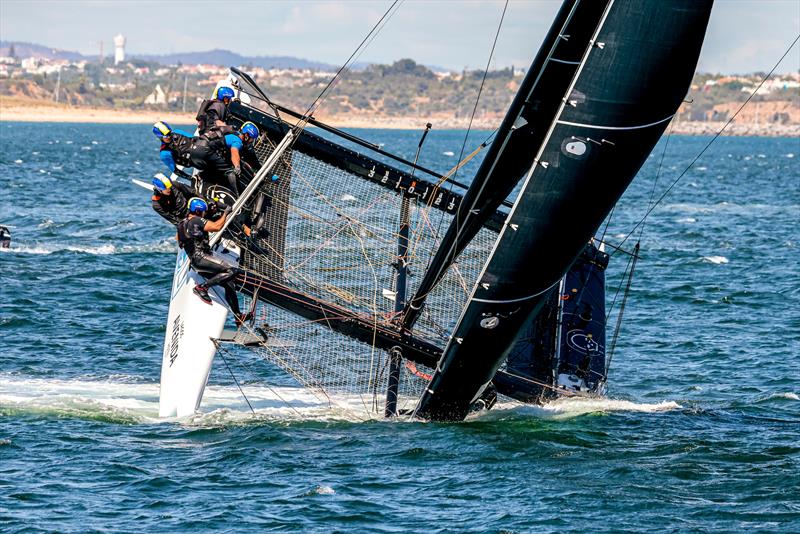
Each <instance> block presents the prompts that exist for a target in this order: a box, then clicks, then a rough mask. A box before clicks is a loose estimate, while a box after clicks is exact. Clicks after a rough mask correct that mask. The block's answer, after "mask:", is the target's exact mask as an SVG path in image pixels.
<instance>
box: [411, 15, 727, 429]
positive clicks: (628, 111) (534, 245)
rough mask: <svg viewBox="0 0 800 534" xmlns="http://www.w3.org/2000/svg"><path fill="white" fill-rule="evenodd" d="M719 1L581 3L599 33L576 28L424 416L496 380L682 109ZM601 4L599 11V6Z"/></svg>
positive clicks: (454, 406) (439, 414) (458, 404)
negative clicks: (559, 86)
mask: <svg viewBox="0 0 800 534" xmlns="http://www.w3.org/2000/svg"><path fill="white" fill-rule="evenodd" d="M711 3H712V2H711V0H705V1H695V0H678V1H673V2H663V1H661V0H642V1H637V2H633V1H622V0H617V1H609V2H605V3H603V2H593V3H582V4H581V5H580V6H579V10H578V12H577V13H576V18H578V17H580V18H581V19H583V17H586V19H585V20H583V22H582V24H579V25H578V26H579V27H580V28H582V29H584V30H585V29H586V28H587V27H591V30H592V31H591V32H590V33H588V34H587V33H583V36H581V34H580V33H579V32H571V36H570V40H569V42H570V44H571V46H572V47H573V48H572V50H573V53H574V51H575V48H574V47H575V46H576V45H580V44H581V43H582V46H583V48H584V53H583V56H582V59H581V63H580V64H579V65H578V66H577V68H576V69H575V71H574V73H573V76H572V78H571V81H570V83H569V85H567V86H566V91H565V92H564V93H563V98H561V102H560V105H559V106H558V108H557V109H556V110H555V112H554V113H552V114H551V115H550V119H549V121H548V122H549V128H548V131H547V135H546V136H545V137H544V138H543V140H542V142H541V145H539V146H538V148H537V150H536V156H535V157H534V164H533V165H532V166H531V168H530V172H529V173H528V175H527V177H526V181H525V183H524V185H523V186H522V188H521V190H520V192H519V194H518V197H517V200H516V202H515V204H514V207H513V208H512V210H511V212H510V213H509V216H508V217H507V220H506V223H505V224H504V227H503V229H502V230H501V232H500V234H499V235H498V239H497V241H496V242H495V244H494V247H493V249H492V252H491V253H490V255H489V258H488V260H487V262H486V264H485V266H484V268H483V270H482V272H481V274H480V275H479V277H478V279H477V280H476V283H475V286H474V289H473V291H472V294H471V296H470V300H469V303H468V305H467V306H466V307H465V308H464V310H463V312H462V314H461V316H460V319H459V320H458V324H457V326H456V328H455V330H454V332H453V339H455V340H458V341H457V342H451V343H449V344H448V346H447V347H446V349H445V351H444V354H443V356H442V359H441V360H440V362H439V364H438V365H437V370H436V372H435V373H434V376H433V377H432V380H431V382H430V384H429V386H428V388H426V391H425V393H424V394H423V396H422V398H421V399H420V402H419V404H418V407H417V414H418V415H419V416H421V417H425V418H429V419H440V420H451V419H456V420H457V419H462V418H463V417H465V416H466V414H467V412H468V410H469V407H470V405H471V404H472V402H474V401H475V400H476V399H477V398H478V397H479V396H480V394H481V393H482V391H483V389H484V388H485V387H486V385H487V384H488V383H489V382H490V381H491V379H492V377H493V376H494V375H495V372H496V371H497V369H498V367H499V365H500V364H501V363H502V362H503V361H504V359H505V357H506V355H507V354H508V353H509V352H510V350H511V349H512V347H513V346H514V343H515V341H516V339H517V337H518V336H519V335H520V333H521V330H522V329H523V327H524V326H525V325H526V324H528V323H529V321H530V319H531V317H533V316H535V314H537V313H538V311H539V309H541V307H542V306H543V304H544V302H545V301H546V300H547V298H549V295H550V294H551V288H553V287H554V286H555V285H556V284H558V282H559V280H561V278H562V277H563V276H564V274H565V273H566V272H567V270H568V269H569V268H570V266H571V265H572V263H573V262H574V261H575V259H576V258H577V256H578V255H579V253H580V252H581V251H582V249H583V248H584V246H585V244H586V243H587V242H588V241H589V239H590V238H591V236H592V234H593V233H594V232H595V231H596V229H597V227H598V226H599V225H600V224H601V222H602V221H603V219H604V218H605V217H606V216H607V214H608V212H609V211H610V210H611V208H612V207H613V205H614V204H615V203H616V202H617V200H618V199H619V197H620V196H621V195H622V193H623V191H624V190H625V188H626V187H627V186H628V184H629V183H630V181H631V180H632V179H633V176H634V175H635V174H636V172H637V171H638V169H639V168H640V167H641V165H642V163H643V162H644V160H645V159H646V158H647V156H648V154H649V153H650V151H651V150H652V147H653V146H654V145H655V143H656V142H657V141H658V138H659V137H660V136H661V134H662V132H663V130H664V128H665V127H666V124H667V122H668V120H667V119H665V118H664V117H668V116H671V115H672V114H674V113H675V111H676V110H677V108H678V106H679V105H680V103H681V101H682V99H683V96H684V95H685V92H686V90H687V88H688V85H689V83H690V80H691V76H692V74H693V72H694V66H695V64H696V61H697V57H698V55H699V52H700V46H701V44H702V41H703V35H704V33H705V27H706V25H707V22H708V17H709V14H710V9H711ZM600 4H603V10H602V13H598V12H597V11H596V8H597V6H598V5H600ZM590 8H594V9H595V11H592V10H591V9H590ZM583 9H585V10H586V11H583ZM587 22H588V25H587ZM559 57H561V58H567V57H574V55H573V56H567V55H559ZM561 68H566V66H562V67H561ZM604 124H606V125H614V124H618V125H626V124H628V125H645V127H643V128H632V129H631V128H624V129H623V128H619V129H606V130H605V131H604V132H603V138H602V139H596V138H595V139H592V138H591V137H590V136H596V132H597V129H596V128H593V127H591V125H604ZM584 125H589V126H584ZM509 229H511V230H509ZM532 295H533V297H531V296H532Z"/></svg>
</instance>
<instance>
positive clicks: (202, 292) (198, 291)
mask: <svg viewBox="0 0 800 534" xmlns="http://www.w3.org/2000/svg"><path fill="white" fill-rule="evenodd" d="M192 292H193V293H194V294H195V295H197V296H198V297H200V300H202V301H203V302H205V303H206V304H211V297H210V296H208V290H207V289H206V288H204V287H203V286H201V285H200V284H198V285H196V286H194V289H192Z"/></svg>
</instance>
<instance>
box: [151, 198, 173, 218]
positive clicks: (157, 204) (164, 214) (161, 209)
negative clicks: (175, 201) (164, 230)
mask: <svg viewBox="0 0 800 534" xmlns="http://www.w3.org/2000/svg"><path fill="white" fill-rule="evenodd" d="M153 210H155V212H156V213H158V214H159V215H161V216H162V217H164V218H165V219H166V220H168V221H169V222H172V217H171V216H170V214H169V213H167V210H165V209H164V206H162V205H161V203H160V202H159V201H158V197H157V196H156V193H153Z"/></svg>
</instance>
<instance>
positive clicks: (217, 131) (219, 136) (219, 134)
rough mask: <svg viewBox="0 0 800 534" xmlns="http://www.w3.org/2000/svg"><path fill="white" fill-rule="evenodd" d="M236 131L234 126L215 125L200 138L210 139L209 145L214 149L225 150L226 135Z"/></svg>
mask: <svg viewBox="0 0 800 534" xmlns="http://www.w3.org/2000/svg"><path fill="white" fill-rule="evenodd" d="M234 133H236V129H235V128H234V127H233V126H229V125H227V124H226V125H225V126H213V127H211V128H210V129H208V130H207V131H206V132H205V133H204V134H202V135H201V136H200V139H205V140H206V141H208V146H209V148H211V149H212V150H216V151H219V152H224V151H225V149H226V145H225V136H226V135H228V134H234Z"/></svg>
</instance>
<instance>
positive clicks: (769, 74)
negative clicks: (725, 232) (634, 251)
mask: <svg viewBox="0 0 800 534" xmlns="http://www.w3.org/2000/svg"><path fill="white" fill-rule="evenodd" d="M797 41H800V34H798V35H797V37H795V39H794V41H792V44H790V45H789V47H788V48H787V49H786V52H784V53H783V55H782V56H781V57H780V59H779V60H778V61H777V62H776V63H775V66H773V67H772V69H771V70H770V71H769V72H768V73H767V75H766V76H764V78H762V79H761V82H760V83H759V84H758V85H757V86H756V88H755V89H753V91H752V92H751V93H750V95H749V96H748V97H747V99H746V100H745V101H744V102H743V103H742V105H741V106H739V109H737V110H736V113H734V114H733V115H732V116H731V118H730V119H728V121H727V122H726V123H725V124H724V125H723V126H722V128H720V130H719V131H718V132H717V133H716V134H714V137H712V138H711V140H710V141H709V142H708V143H707V144H706V146H704V147H703V149H702V150H701V151H700V152H699V153H698V154H697V155H696V156H695V157H694V159H692V161H691V162H690V163H689V165H687V166H686V168H685V169H684V170H683V171H682V172H681V173H680V174H679V175H678V177H677V178H675V180H673V181H672V183H671V184H670V185H669V187H667V190H666V191H664V193H663V194H662V195H661V196H660V197H658V200H656V202H655V204H653V205H652V206H651V207H650V208H649V209H648V210H647V211H646V212H645V214H644V216H643V217H642V218H641V220H640V221H639V222H637V223H636V225H634V227H633V228H631V230H630V232H628V235H626V236H625V238H624V239H623V240H622V241H620V243H619V245H618V246H620V247H621V246H622V245H623V243H625V241H627V240H628V238H630V236H631V235H633V233H634V232H635V231H636V229H637V228H639V227H640V226H642V225H644V223H645V221H646V220H647V217H648V216H649V215H650V213H652V212H653V210H655V209H656V207H658V205H659V204H661V202H662V201H663V200H664V199H665V198H666V196H667V195H668V194H669V193H670V191H672V189H673V188H674V187H675V186H676V185H677V184H678V182H679V181H680V179H681V178H683V177H684V176H685V175H686V173H687V172H689V169H691V168H692V167H693V166H694V164H695V163H697V160H699V159H700V158H701V157H702V156H703V154H705V152H706V150H708V149H709V147H711V145H712V144H713V143H714V141H716V140H717V138H718V137H719V136H720V135H722V132H724V131H725V130H726V129H727V128H728V126H730V125H731V124H732V123H733V120H734V119H735V118H736V117H737V116H738V115H739V113H741V111H742V110H743V109H744V108H745V106H747V104H749V103H750V101H751V100H752V99H753V97H754V96H756V93H758V90H759V89H761V86H762V85H764V83H766V81H767V80H769V79H770V78H771V77H772V75H773V74H774V73H775V70H776V69H777V68H778V66H779V65H780V64H781V62H783V60H784V59H785V58H786V56H788V55H789V52H791V50H792V48H794V45H796V44H797ZM612 256H613V254H612Z"/></svg>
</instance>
